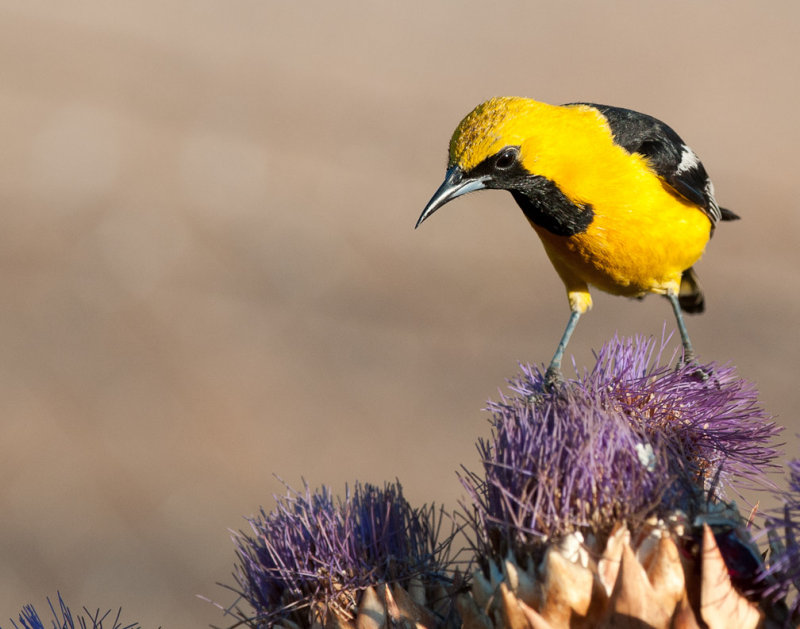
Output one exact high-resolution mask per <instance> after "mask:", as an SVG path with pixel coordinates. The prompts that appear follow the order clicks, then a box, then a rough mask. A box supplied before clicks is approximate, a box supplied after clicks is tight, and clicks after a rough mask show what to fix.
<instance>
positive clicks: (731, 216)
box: [719, 207, 741, 221]
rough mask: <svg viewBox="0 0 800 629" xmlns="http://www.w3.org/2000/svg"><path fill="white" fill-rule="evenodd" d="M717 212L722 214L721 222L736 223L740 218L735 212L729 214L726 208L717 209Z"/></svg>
mask: <svg viewBox="0 0 800 629" xmlns="http://www.w3.org/2000/svg"><path fill="white" fill-rule="evenodd" d="M719 211H720V212H721V213H722V220H723V221H738V220H739V219H740V218H741V216H739V215H738V214H736V213H735V212H731V211H730V210H729V209H728V208H726V207H721V208H719Z"/></svg>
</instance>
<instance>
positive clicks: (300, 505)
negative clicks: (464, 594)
mask: <svg viewBox="0 0 800 629" xmlns="http://www.w3.org/2000/svg"><path fill="white" fill-rule="evenodd" d="M287 489H288V493H287V495H286V496H285V497H283V498H280V497H277V496H276V500H277V505H276V507H275V509H274V510H273V511H272V512H271V513H269V514H268V513H266V512H265V511H264V510H263V509H261V513H260V516H259V517H255V518H250V519H248V521H249V523H250V526H251V528H252V532H253V535H247V534H244V533H239V534H237V535H235V536H234V543H235V545H236V552H237V555H238V558H239V564H238V565H237V569H236V573H235V575H234V576H235V578H236V581H237V583H238V585H239V588H240V590H241V595H242V596H243V597H244V598H245V599H246V600H247V601H248V602H249V603H250V605H251V606H252V607H253V608H254V609H255V611H256V616H255V617H253V618H247V617H246V616H244V615H243V614H241V613H240V615H241V616H242V618H243V619H244V621H245V622H247V623H252V625H251V626H258V627H261V626H266V624H271V623H272V622H274V621H276V619H278V618H287V619H291V620H292V621H294V622H295V623H298V624H300V625H301V626H309V625H310V624H312V623H313V622H314V621H315V620H317V621H320V620H321V621H323V622H324V620H325V619H326V618H328V617H329V615H330V614H335V615H337V616H338V617H339V618H343V619H352V618H354V615H355V612H356V608H357V605H358V596H359V594H360V592H361V591H362V590H364V589H365V588H367V587H369V586H371V585H378V584H381V583H388V584H393V583H399V584H401V585H407V583H408V581H409V579H411V578H412V577H418V578H420V579H421V580H422V581H423V584H430V583H432V582H433V581H445V582H447V581H449V579H448V577H447V576H446V574H445V569H446V567H447V564H448V561H449V559H448V556H449V546H450V542H451V540H452V537H453V535H452V533H451V535H450V536H449V537H447V538H446V539H445V540H444V541H443V542H441V543H440V542H439V541H438V537H439V534H440V527H441V524H442V518H441V515H438V516H437V512H436V510H435V508H434V507H433V506H430V507H428V506H423V507H422V508H419V509H413V508H412V507H411V506H410V505H409V504H408V502H406V500H405V498H404V497H403V491H402V487H401V485H400V484H399V483H386V484H385V485H384V487H383V488H379V487H376V486H373V485H369V484H364V485H362V484H360V483H355V485H354V487H353V490H352V492H351V491H349V490H346V492H345V497H344V499H339V500H337V501H334V499H333V498H332V496H331V493H330V490H328V489H327V488H326V487H322V489H321V490H319V491H317V492H314V493H312V492H311V490H310V489H309V487H308V485H306V486H305V491H304V492H303V493H301V492H297V491H294V490H292V489H291V488H288V487H287Z"/></svg>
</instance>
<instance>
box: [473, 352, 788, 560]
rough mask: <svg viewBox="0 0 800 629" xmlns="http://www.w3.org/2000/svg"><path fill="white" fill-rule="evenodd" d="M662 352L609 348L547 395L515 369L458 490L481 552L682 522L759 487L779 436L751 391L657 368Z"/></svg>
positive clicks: (714, 375)
mask: <svg viewBox="0 0 800 629" xmlns="http://www.w3.org/2000/svg"><path fill="white" fill-rule="evenodd" d="M664 348H665V344H664V343H662V345H661V347H660V348H658V351H656V349H657V348H656V344H655V341H654V340H653V339H649V340H646V339H643V338H636V339H633V340H631V339H629V340H620V339H618V338H615V339H613V340H612V341H611V342H609V343H608V344H606V345H605V346H604V347H603V348H602V349H601V351H600V352H599V353H598V354H597V361H596V364H595V366H594V367H593V368H592V369H591V370H589V371H588V372H586V373H584V374H583V375H582V376H579V377H578V378H577V379H575V380H571V381H569V382H568V383H566V385H565V386H563V387H561V388H560V389H559V390H557V391H555V392H548V391H546V390H545V387H544V386H543V382H544V377H543V372H542V371H540V370H539V369H538V368H535V367H531V366H525V365H523V366H522V373H521V374H520V375H519V376H517V377H516V378H515V379H513V380H511V381H510V383H509V389H510V391H511V393H510V394H502V393H501V395H500V399H499V401H497V402H494V401H490V402H489V404H488V408H487V410H488V411H489V412H490V413H491V415H492V417H491V423H492V427H493V434H492V437H491V439H489V440H479V442H478V451H479V453H480V456H481V460H482V463H483V475H479V474H475V473H472V472H469V471H467V470H465V474H464V475H463V476H462V478H461V480H462V483H463V485H464V486H465V488H466V489H467V491H468V493H469V495H470V497H471V499H472V502H473V504H474V512H473V515H471V516H469V518H468V519H469V520H470V521H471V523H472V526H473V528H474V529H475V532H476V534H477V536H478V540H477V541H478V544H479V545H480V546H482V547H483V550H484V551H489V552H490V553H500V554H503V553H505V552H506V551H507V547H508V546H509V545H510V546H511V547H512V548H515V549H525V548H528V547H530V546H532V545H533V546H536V545H537V544H538V545H541V544H542V543H543V542H545V541H546V540H547V539H550V538H553V537H555V538H558V537H561V536H564V535H566V534H568V533H570V532H572V531H576V530H577V531H581V532H582V533H586V532H591V533H593V534H595V535H599V536H602V535H604V534H606V533H607V532H608V530H609V529H610V528H611V527H612V526H613V524H614V523H615V522H616V521H618V520H627V521H628V522H629V524H632V525H635V524H636V522H641V521H642V520H644V519H645V518H647V517H649V516H652V515H655V516H658V517H661V516H667V515H668V514H669V513H671V512H673V511H674V510H675V509H681V510H683V511H684V512H685V513H687V514H688V515H689V516H693V515H694V514H695V512H696V511H698V510H699V509H700V507H701V506H702V505H703V504H704V503H705V502H706V501H708V500H711V499H712V498H715V497H717V496H716V495H715V494H718V493H719V492H720V491H721V489H722V486H723V484H725V483H728V484H733V485H734V486H736V487H742V486H744V485H745V484H746V483H742V482H741V479H742V478H744V479H747V481H748V482H749V483H750V484H753V483H766V482H767V481H766V476H765V470H766V469H768V468H770V467H771V466H772V467H774V464H773V460H774V459H775V457H776V456H777V454H778V452H777V450H776V449H775V448H774V447H772V446H771V445H769V444H770V441H771V440H772V438H773V437H774V436H775V435H776V434H777V433H778V432H779V430H780V429H779V428H778V427H777V426H776V425H775V424H774V423H773V422H771V421H770V420H769V417H768V416H767V415H766V413H765V412H764V411H763V410H762V409H761V408H760V406H759V405H758V402H757V392H756V390H755V388H754V387H753V386H752V385H750V384H748V383H746V382H744V381H742V380H740V379H738V378H737V377H736V376H735V373H734V370H733V369H732V368H731V367H728V366H718V365H716V364H709V365H702V366H699V367H700V368H701V369H702V370H703V371H704V372H706V373H708V374H710V377H709V378H708V379H707V380H703V379H701V378H699V377H698V376H697V371H698V365H689V366H681V367H679V368H677V369H675V368H672V367H670V366H669V365H668V364H662V355H663V353H664Z"/></svg>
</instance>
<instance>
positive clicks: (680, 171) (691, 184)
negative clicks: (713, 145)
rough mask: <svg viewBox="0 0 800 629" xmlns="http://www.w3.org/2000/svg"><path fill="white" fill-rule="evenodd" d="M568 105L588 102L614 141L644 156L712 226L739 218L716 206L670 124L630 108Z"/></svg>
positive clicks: (694, 161)
mask: <svg viewBox="0 0 800 629" xmlns="http://www.w3.org/2000/svg"><path fill="white" fill-rule="evenodd" d="M571 104H573V105H588V106H589V107H593V108H594V109H597V110H598V111H599V112H600V113H601V114H603V116H605V118H606V120H607V121H608V125H609V127H611V132H612V133H613V134H614V141H615V142H616V143H617V144H619V145H620V146H621V147H622V148H624V149H625V150H626V151H628V152H630V153H639V154H640V155H643V156H644V157H646V158H647V161H648V162H649V163H650V166H651V167H652V168H653V170H654V171H655V173H656V174H657V175H658V176H659V177H660V178H661V179H662V180H663V181H664V183H665V184H666V185H667V186H668V188H669V189H670V190H671V191H672V192H673V193H674V194H676V195H678V196H680V197H683V198H684V199H686V200H687V201H689V202H690V203H694V204H695V205H697V206H698V207H699V208H700V209H701V210H703V212H704V213H705V214H706V216H708V218H709V219H711V223H712V225H713V224H716V223H717V221H720V220H733V219H736V218H739V217H738V216H736V214H734V213H733V212H731V211H730V210H726V209H724V208H720V207H719V205H717V201H716V199H715V198H714V185H713V184H712V183H711V180H710V179H709V178H708V173H706V169H705V168H704V167H703V164H702V163H701V162H700V160H699V159H698V158H697V155H695V153H694V151H693V150H692V149H691V148H689V147H688V146H687V145H686V143H685V142H684V141H683V140H682V139H681V138H680V136H679V135H678V134H677V133H675V131H674V130H673V129H672V128H671V127H670V126H668V125H666V124H664V123H663V122H661V121H660V120H658V119H657V118H653V117H652V116H648V115H647V114H642V113H639V112H638V111H633V110H632V109H623V108H621V107H610V106H609V105H596V104H594V103H571Z"/></svg>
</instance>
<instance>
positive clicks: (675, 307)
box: [667, 291, 694, 363]
mask: <svg viewBox="0 0 800 629" xmlns="http://www.w3.org/2000/svg"><path fill="white" fill-rule="evenodd" d="M667 299H669V303H671V304H672V311H673V312H674V313H675V319H676V320H677V321H678V332H680V334H681V342H682V343H683V362H684V363H690V362H692V361H693V360H694V348H693V347H692V341H691V339H690V338H689V331H688V330H687V329H686V323H684V321H683V313H682V312H681V306H680V304H679V303H678V296H677V295H676V294H675V292H674V291H669V292H667Z"/></svg>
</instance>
